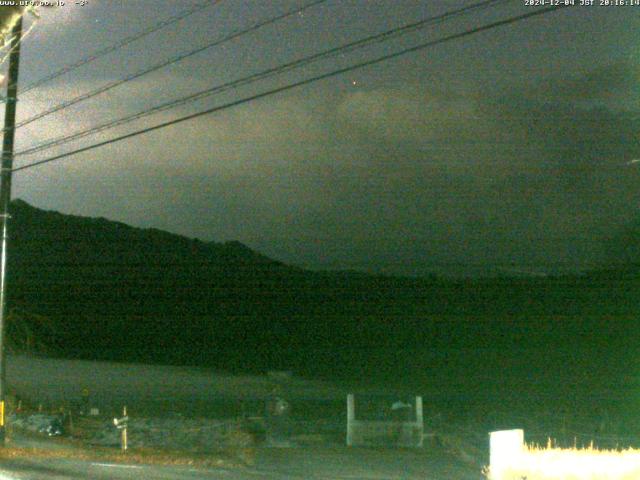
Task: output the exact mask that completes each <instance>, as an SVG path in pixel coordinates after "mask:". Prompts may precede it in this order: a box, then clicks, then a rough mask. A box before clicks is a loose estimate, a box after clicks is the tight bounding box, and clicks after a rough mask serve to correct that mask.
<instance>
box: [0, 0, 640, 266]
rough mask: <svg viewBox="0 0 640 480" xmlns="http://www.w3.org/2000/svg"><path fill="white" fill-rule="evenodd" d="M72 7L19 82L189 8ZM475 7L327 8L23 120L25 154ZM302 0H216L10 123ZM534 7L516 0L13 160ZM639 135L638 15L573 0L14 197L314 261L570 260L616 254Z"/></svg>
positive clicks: (388, 2)
mask: <svg viewBox="0 0 640 480" xmlns="http://www.w3.org/2000/svg"><path fill="white" fill-rule="evenodd" d="M576 1H578V0H576ZM74 3H75V2H73V1H67V4H68V5H67V6H65V7H61V8H58V9H54V10H43V11H42V12H41V19H40V20H39V21H38V23H37V24H36V25H35V26H34V28H33V30H32V31H31V33H30V34H29V35H28V36H27V37H26V38H25V39H24V43H23V50H22V58H21V62H22V63H21V72H20V73H21V78H20V87H24V86H27V85H29V84H31V83H33V82H34V81H36V80H39V79H40V78H42V77H43V76H45V75H47V74H49V73H51V72H53V71H55V70H57V69H59V68H61V67H63V66H65V65H67V64H69V63H73V62H74V61H76V60H78V59H80V58H82V57H84V56H85V55H86V54H88V53H90V52H92V51H94V50H98V49H100V48H102V47H104V46H105V45H109V44H111V43H114V42H115V41H117V40H118V39H119V38H122V37H126V36H128V35H131V34H133V33H135V32H138V31H140V30H142V29H144V28H146V27H147V26H149V25H152V24H154V23H156V22H158V21H160V20H162V19H164V18H166V17H168V16H170V15H175V14H176V13H178V12H180V11H183V10H185V9H187V8H188V7H189V6H190V5H194V4H196V3H197V2H193V1H186V0H181V1H174V0H136V1H135V2H129V1H117V0H89V1H88V2H87V5H86V6H83V7H82V6H76V5H75V4H74ZM471 3H474V2H461V1H454V0H446V1H445V0H441V1H437V2H427V1H417V0H412V1H404V0H378V1H364V0H353V1H348V0H340V1H336V0H331V1H327V2H325V3H324V4H322V5H319V6H316V7H313V8H309V9H307V10H304V11H303V12H300V13H299V14H296V15H293V16H292V17H291V18H288V19H286V20H284V21H281V22H278V23H277V24H275V25H271V26H268V27H265V28H263V29H260V30H257V31H255V32H253V33H251V34H248V35H245V36H242V37H241V38H238V39H236V40H233V41H231V42H228V43H225V44H224V45H222V46H219V47H216V48H213V49H210V50H207V51H205V52H203V53H200V54H198V55H196V56H194V57H192V58H190V59H188V60H186V61H184V62H180V63H178V64H175V65H172V66H170V67H168V68H164V69H162V70H160V71H157V72H154V73H152V74H149V75H145V76H143V77H142V78H139V79H137V80H135V81H132V82H128V83H126V84H125V85H122V86H120V87H118V88H115V89H113V90H111V91H109V92H107V93H105V94H102V95H99V96H97V97H95V98H93V99H92V100H90V101H87V102H82V103H79V104H77V105H76V106H74V107H71V108H68V109H65V110H63V111H61V112H58V113H56V114H53V115H49V116H47V117H46V118H43V119H41V120H39V121H37V122H34V123H32V124H30V125H28V126H25V127H24V128H21V129H19V130H18V131H17V140H16V141H17V144H16V150H18V151H19V150H21V149H24V148H26V147H29V146H31V145H34V144H37V143H38V142H41V141H45V140H47V139H49V138H52V137H57V136H60V135H67V134H69V133H73V132H75V131H79V130H84V129H86V128H89V127H91V126H93V125H96V124H99V123H101V122H104V121H106V120H110V119H116V118H119V117H122V116H124V115H127V114H129V113H134V112H137V111H139V110H142V109H144V108H149V107H152V106H154V105H157V104H159V103H162V102H165V101H168V100H171V99H174V98H178V97H180V96H184V95H187V94H189V93H193V92H196V91H199V90H203V89H206V88H208V87H211V86H214V85H217V84H220V83H224V82H225V81H229V80H233V79H236V78H240V77H243V76H245V75H248V74H251V73H254V72H257V71H260V70H262V69H265V68H268V67H272V66H276V65H279V64H281V63H284V62H287V61H290V60H294V59H297V58H300V57H303V56H305V55H309V54H311V53H313V52H317V51H320V50H324V49H327V48H330V47H334V46H338V45H341V44H343V43H346V42H348V41H350V40H353V39H357V38H360V37H363V36H366V35H369V34H372V33H378V32H382V31H384V30H387V29H390V28H393V27H395V26H399V25H402V24H405V23H409V22H413V21H416V20H419V19H422V18H425V17H428V16H431V15H436V14H438V13H442V12H444V11H447V10H452V9H455V8H458V7H460V6H462V5H468V4H471ZM300 5H303V2H300V1H289V0H282V1H281V0H270V1H268V2H265V1H244V0H223V1H221V2H219V4H217V5H215V6H212V7H210V8H208V9H206V10H204V11H202V12H199V13H197V14H195V15H193V16H190V17H188V18H187V19H185V20H183V21H181V22H179V23H178V24H176V25H173V26H171V27H168V28H166V29H163V30H161V31H158V32H156V33H154V34H152V35H149V36H148V37H145V38H144V39H143V40H141V41H138V42H134V43H132V44H130V45H128V46H126V47H124V48H122V49H119V50H117V51H116V52H114V53H112V54H109V55H107V56H105V57H102V58H101V59H100V60H98V61H96V62H93V63H91V64H89V65H86V66H84V67H82V68H78V69H76V70H74V71H73V72H71V73H69V74H67V75H64V76H61V77H59V78H57V79H55V80H52V81H50V82H48V83H47V84H46V85H44V86H41V87H39V88H37V89H35V90H33V91H31V92H29V93H27V94H25V95H24V96H23V97H20V102H19V104H18V121H20V120H24V119H26V118H28V117H30V116H32V115H34V114H36V113H38V112H39V111H42V110H46V109H48V108H51V107H52V106H54V105H56V104H58V103H60V102H64V101H65V100H68V99H70V98H73V97H75V96H77V95H79V94H82V93H85V92H88V91H91V90H93V89H95V88H97V87H99V86H101V85H103V84H106V83H109V82H111V81H114V80H118V79H120V78H122V77H124V76H126V75H128V74H131V73H134V72H136V71H139V70H141V69H143V68H145V67H148V66H151V65H154V64H156V63H158V62H160V61H162V60H163V59H165V58H169V57H171V56H173V55H175V54H177V53H181V52H184V51H186V50H188V49H190V48H193V47H195V46H198V45H201V44H205V43H207V42H209V41H211V40H212V39H214V38H217V37H219V36H224V35H225V34H228V33H230V32H232V31H235V30H238V29H241V28H243V27H246V26H249V25H251V24H253V23H256V22H257V21H259V20H261V19H266V18H268V17H271V16H274V15H276V14H278V13H281V12H284V11H286V10H289V9H292V8H295V7H296V6H300ZM532 8H534V7H527V6H525V5H524V1H523V0H516V1H511V2H505V3H504V4H501V5H499V6H496V7H494V8H491V9H488V10H486V11H482V12H477V13H474V14H471V15H469V16H465V17H461V18H458V19H456V20H453V21H451V22H447V23H445V24H442V25H437V26H434V27H428V28H426V29H424V30H421V31H418V32H415V33H412V34H410V35H407V36H406V37H403V38H401V39H397V40H394V41H390V42H386V43H380V44H377V45H375V46H374V47H371V48H367V49H365V50H360V51H357V52H353V53H350V54H347V55H344V56H341V57H338V58H333V59H330V60H327V61H323V62H319V63H317V64H313V65H310V66H307V67H305V68H304V69H301V70H296V71H292V72H287V73H285V74H283V75H282V76H281V77H278V78H275V79H271V80H267V81H263V82H258V83H256V84H253V85H249V86H245V87H241V88H238V89H235V90H233V91H229V92H226V93H224V94H222V95H218V96H214V97H211V98H208V99H205V100H202V101H199V102H196V103H194V104H189V105H186V106H182V107H180V108H177V109H174V110H169V111H165V112H162V113H161V114H158V115H155V116H153V117H149V118H146V119H144V120H141V121H138V122H136V123H133V124H129V125H126V126H122V127H119V128H116V129H114V130H110V131H108V132H104V133H101V134H99V135H96V136H94V137H90V138H86V139H83V140H81V141H78V142H76V143H73V144H70V145H66V146H64V147H59V148H55V149H52V150H49V151H47V152H44V153H42V154H38V155H34V156H29V157H26V156H22V157H17V158H16V165H17V166H20V165H24V164H26V163H29V162H31V161H35V160H39V159H42V158H46V157H47V156H49V155H52V154H57V153H62V152H64V151H67V150H69V149H72V148H77V147H80V146H83V145H89V144H91V143H94V142H96V141H98V140H103V139H107V138H110V137H112V136H114V135H116V134H122V133H126V132H128V131H132V130H134V129H138V128H142V127H144V126H148V125H153V124H156V123H159V122H161V121H166V120H170V119H172V118H176V117H178V116H181V115H184V114H187V113H190V112H195V111H198V110H202V109H205V108H208V107H212V106H214V105H218V104H223V103H226V102H229V101H231V100H233V99H236V98H241V97H244V96H248V95H251V94H255V93H258V92H261V91H264V90H268V89H269V88H273V87H274V86H278V85H284V84H286V83H289V82H292V81H295V80H299V79H302V78H306V77H309V76H313V75H315V74H318V73H320V72H324V71H329V70H332V69H336V68H340V67H343V66H346V65H348V64H350V63H354V62H357V61H361V60H364V59H367V58H372V57H375V56H378V55H380V54H383V53H389V52H393V51H396V50H400V49H402V48H404V47H407V46H411V45H415V44H418V43H422V42H425V41H427V40H429V39H436V38H438V37H440V36H443V35H447V34H451V33H454V32H458V31H463V30H466V29H469V28H473V27H475V26H479V25H481V24H484V23H488V22H491V21H495V20H497V19H500V18H505V17H508V16H511V15H516V14H519V13H523V12H527V11H531V9H532ZM30 24H31V20H29V21H28V22H27V27H28V26H29V25H30ZM3 51H6V49H5V50H3ZM2 68H3V69H6V63H5V65H3V67H2ZM637 132H640V7H598V6H594V7H575V8H570V9H563V10H562V11H559V12H555V13H551V14H548V15H544V16H542V17H535V18H531V19H528V20H526V21H524V22H519V23H515V24H513V25H509V26H505V27H500V28H497V29H494V30H491V31H488V32H484V33H480V34H478V35H473V36H468V37H465V38H463V39H460V40H456V41H452V42H448V43H445V44H442V45H439V46H437V47H434V48H429V49H426V50H423V51H421V52H418V53H413V54H409V55H406V56H402V57H399V58H397V59H395V60H392V61H388V62H384V63H382V64H378V65H376V66H372V67H368V68H365V69H363V70H359V71H355V72H351V73H348V74H345V75H341V76H337V77H333V78H331V79H328V80H324V81H321V82H317V83H314V84H311V85H308V86H305V87H302V88H299V89H296V90H291V91H289V92H287V93H284V94H280V95H275V96H271V97H268V98H265V99H262V100H259V101H256V102H251V103H248V104H245V105H242V106H240V107H237V108H234V109H229V110H226V111H224V112H220V113H217V114H214V115H209V116H205V117H200V118H199V119H197V120H193V121H189V122H186V123H181V124H179V125H176V126H173V127H169V128H166V129H162V130H159V131H156V132H154V133H150V134H147V135H143V136H138V137H136V138H134V139H131V140H127V141H124V142H121V143H117V144H113V145H109V146H106V147H103V148H100V149H97V150H93V151H91V152H87V153H84V154H80V155H77V156H73V157H70V158H67V159H65V160H63V161H60V162H54V163H51V164H47V165H44V166H42V167H39V168H34V169H31V170H25V171H23V172H18V173H16V176H15V177H14V190H13V196H14V198H22V199H24V200H26V201H28V202H29V203H32V204H33V205H35V206H37V207H40V208H45V209H53V210H59V211H61V212H64V213H71V214H79V215H86V216H94V217H95V216H103V217H106V218H108V219H112V220H118V221H122V222H125V223H128V224H131V225H134V226H139V227H156V228H160V229H164V230H168V231H171V232H176V233H180V234H184V235H187V236H190V237H198V238H200V239H202V240H206V241H209V240H215V241H227V240H239V241H241V242H243V243H245V244H247V245H248V246H250V247H252V248H254V249H256V250H258V251H260V252H261V253H263V254H266V255H268V256H271V257H273V258H276V259H278V260H282V261H285V262H288V263H292V264H295V265H299V266H304V267H311V268H330V269H336V268H339V269H358V270H364V271H369V272H384V273H394V274H409V275H422V274H427V273H429V272H436V273H439V274H449V275H460V274H464V275H477V274H499V273H509V272H524V273H555V272H559V271H578V270H584V269H588V268H592V267H595V266H598V265H601V264H602V263H607V262H611V261H612V259H615V256H616V252H615V246H613V247H612V245H614V244H615V242H613V241H612V239H613V240H615V237H616V236H617V235H618V234H619V233H620V232H621V231H622V230H623V229H624V228H625V227H626V226H627V225H629V224H630V223H632V222H633V221H634V220H637V219H638V202H639V200H640V198H639V197H640V189H639V188H638V185H639V183H638V181H639V180H640V163H634V159H640V134H638V133H637Z"/></svg>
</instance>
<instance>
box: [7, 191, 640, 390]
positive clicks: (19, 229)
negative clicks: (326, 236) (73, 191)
mask: <svg viewBox="0 0 640 480" xmlns="http://www.w3.org/2000/svg"><path fill="white" fill-rule="evenodd" d="M9 274H10V278H9V282H10V283H9V285H10V306H11V308H13V309H16V310H18V311H23V312H28V315H26V317H27V318H38V319H40V320H39V322H38V325H31V326H30V331H33V332H42V333H41V337H42V338H40V339H38V341H39V342H40V343H42V344H48V345H49V346H50V347H51V349H52V351H57V352H59V353H60V354H61V355H65V356H71V357H82V358H101V359H121V360H137V361H148V362H160V363H182V364H197V365H210V366H215V367H219V368H224V369H227V370H235V371H264V370H267V369H273V368H287V369H293V370H295V371H298V372H300V373H306V374H312V375H317V376H332V377H336V376H350V377H362V378H365V377H367V378H379V379H382V380H385V381H397V382H403V381H406V380H407V379H408V378H409V377H410V375H416V376H417V377H415V378H420V377H421V376H424V377H428V378H435V376H441V377H443V378H444V377H446V376H447V375H458V374H459V375H464V376H466V377H467V378H477V379H482V378H487V377H488V376H491V375H493V374H495V373H496V371H499V370H500V368H501V366H509V365H510V366H511V367H512V368H511V367H510V370H509V371H511V372H519V373H517V375H520V376H524V377H526V376H529V377H531V376H532V375H533V376H534V377H535V375H538V374H541V372H544V373H545V374H548V375H550V376H552V377H553V376H554V375H560V374H562V375H565V374H566V375H571V374H572V372H573V373H575V372H579V371H582V370H585V371H589V372H592V374H593V375H596V374H597V373H598V372H611V373H612V374H614V373H616V372H617V371H619V370H620V369H621V367H620V366H621V365H625V363H626V362H627V360H628V358H627V356H629V355H630V352H631V351H632V350H630V348H629V347H630V346H631V345H633V344H635V343H637V342H636V341H635V340H634V339H635V338H637V336H636V333H638V331H639V329H638V327H637V326H636V321H635V318H636V315H637V314H638V313H640V289H639V288H638V287H640V281H639V279H640V276H639V275H638V269H637V268H634V267H628V268H626V269H625V270H620V269H617V270H609V271H606V270H605V271H599V272H592V273H590V274H586V275H580V276H564V277H546V278H531V279H530V278H493V279H481V280H456V281H454V280H447V279H439V278H436V277H431V278H428V279H409V278H396V277H387V276H379V275H368V274H363V273H357V272H312V271H307V270H303V269H299V268H296V267H292V266H288V265H285V264H282V263H280V262H277V261H274V260H271V259H269V258H266V257H264V256H262V255H260V254H258V253H256V252H254V251H252V250H251V249H249V248H247V247H246V246H244V245H242V244H240V243H238V242H228V243H215V242H208V243H207V242H202V241H199V240H193V239H188V238H185V237H181V236H178V235H173V234H169V233H166V232H162V231H159V230H153V229H139V228H133V227H130V226H127V225H124V224H121V223H117V222H111V221H108V220H105V219H93V218H82V217H76V216H70V215H62V214H59V213H55V212H47V211H43V210H39V209H37V208H34V207H31V206H29V205H28V204H26V203H25V202H21V201H16V202H14V205H13V221H12V230H11V251H10V271H9ZM43 318H45V319H47V323H48V324H47V327H46V328H44V327H42V323H43V322H42V319H43ZM14 330H15V331H17V332H19V331H21V330H20V329H14ZM15 343H16V344H17V345H23V344H24V343H25V342H24V341H16V342H15ZM607 375H609V374H608V373H607V374H606V375H605V377H606V376H607ZM505 378H506V377H505ZM603 378H604V377H603Z"/></svg>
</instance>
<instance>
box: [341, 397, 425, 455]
mask: <svg viewBox="0 0 640 480" xmlns="http://www.w3.org/2000/svg"><path fill="white" fill-rule="evenodd" d="M362 403H363V404H364V405H362V407H363V408H362V409H361V411H362V413H358V411H360V410H357V407H358V406H359V403H358V402H357V401H356V397H355V396H354V395H353V394H349V395H347V445H348V446H350V447H352V446H396V447H422V442H423V436H424V421H423V414H422V397H419V396H417V397H415V398H414V402H413V403H409V402H403V401H402V400H396V401H395V402H392V403H391V404H390V405H387V407H388V408H387V409H385V408H384V407H383V408H382V410H380V409H374V412H377V413H379V415H373V418H372V415H371V413H372V412H371V409H370V408H369V409H367V408H366V407H367V405H366V403H367V402H362ZM373 403H375V404H377V406H378V407H380V406H381V405H384V404H381V403H380V402H373ZM387 403H389V402H387ZM370 404H371V402H369V406H370ZM367 410H369V412H367ZM367 413H369V415H367ZM399 416H400V418H399ZM385 417H386V418H385Z"/></svg>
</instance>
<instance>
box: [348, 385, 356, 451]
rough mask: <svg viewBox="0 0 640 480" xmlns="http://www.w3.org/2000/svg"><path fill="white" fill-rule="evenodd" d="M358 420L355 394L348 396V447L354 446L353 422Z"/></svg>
mask: <svg viewBox="0 0 640 480" xmlns="http://www.w3.org/2000/svg"><path fill="white" fill-rule="evenodd" d="M355 419H356V408H355V401H354V398H353V393H350V394H348V395H347V446H348V447H351V446H352V445H353V422H354V421H355Z"/></svg>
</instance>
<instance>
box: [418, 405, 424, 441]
mask: <svg viewBox="0 0 640 480" xmlns="http://www.w3.org/2000/svg"><path fill="white" fill-rule="evenodd" d="M416 425H417V427H418V432H419V433H418V446H419V447H422V442H423V440H424V438H423V437H424V420H423V416H422V397H420V396H417V397H416Z"/></svg>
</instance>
